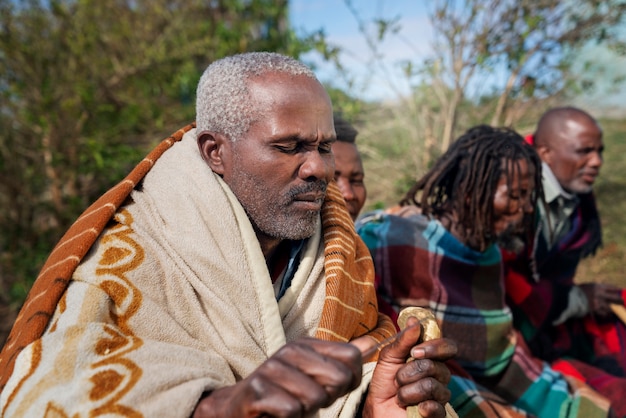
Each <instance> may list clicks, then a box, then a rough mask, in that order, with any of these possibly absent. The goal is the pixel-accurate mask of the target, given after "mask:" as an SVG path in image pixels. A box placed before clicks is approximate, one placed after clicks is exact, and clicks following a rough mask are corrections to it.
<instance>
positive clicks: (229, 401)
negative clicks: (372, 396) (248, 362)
mask: <svg viewBox="0 0 626 418" xmlns="http://www.w3.org/2000/svg"><path fill="white" fill-rule="evenodd" d="M361 376H362V365H361V353H360V351H359V350H358V348H356V347H355V346H353V345H351V344H343V343H334V342H328V341H321V340H317V339H313V338H303V339H300V340H297V341H293V342H290V343H288V344H286V345H285V346H283V347H282V348H281V349H280V350H278V352H276V354H274V355H273V356H272V357H270V358H269V359H268V360H267V361H265V363H263V364H262V365H261V366H259V367H258V368H257V369H256V370H255V371H254V372H253V373H252V374H251V375H250V376H248V377H246V378H245V379H243V380H242V381H240V382H237V383H236V384H234V385H233V386H228V387H224V388H221V389H216V390H214V391H213V392H211V393H210V394H209V395H208V396H206V397H204V398H202V399H201V400H200V402H198V405H197V406H196V409H195V411H194V415H193V417H194V418H209V417H211V418H212V417H258V416H275V417H302V416H307V415H310V414H312V413H314V412H315V411H317V410H318V409H320V408H324V407H327V406H329V405H331V404H332V403H333V402H334V401H335V400H336V399H338V398H339V397H341V396H343V395H345V394H346V393H348V392H350V391H351V390H353V389H355V388H356V387H358V385H359V384H360V383H361Z"/></svg>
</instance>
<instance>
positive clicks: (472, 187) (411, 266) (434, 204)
mask: <svg viewBox="0 0 626 418" xmlns="http://www.w3.org/2000/svg"><path fill="white" fill-rule="evenodd" d="M539 196H541V162H540V160H539V157H538V155H537V153H536V152H535V151H534V150H533V149H532V148H531V147H529V146H528V145H527V144H526V143H525V142H524V139H523V138H522V137H521V136H520V135H519V134H517V133H516V132H514V131H512V130H510V129H504V128H493V127H490V126H477V127H474V128H471V129H469V130H468V131H467V132H465V133H464V134H463V135H462V136H461V137H460V138H459V139H457V140H456V141H455V142H454V143H453V144H452V145H451V146H450V148H449V149H448V151H446V153H444V155H443V156H441V157H440V158H439V159H438V160H437V161H436V162H435V165H434V167H433V168H432V169H431V170H430V171H429V172H428V173H426V174H425V175H424V177H422V178H421V179H420V180H418V181H417V182H416V183H415V185H414V186H413V187H412V188H411V189H410V190H409V191H408V193H407V194H406V196H405V197H404V199H403V200H402V201H401V203H400V206H399V207H394V208H391V209H387V210H381V211H375V212H373V213H369V214H367V213H366V214H364V215H363V216H362V217H361V218H360V219H359V221H358V222H357V232H358V233H359V235H360V236H361V237H362V238H363V240H364V241H365V243H366V244H367V246H368V248H369V249H370V252H371V253H372V258H373V259H374V265H375V268H376V279H377V283H376V288H377V292H378V295H379V306H380V309H381V310H385V312H388V313H389V314H390V316H391V317H392V318H397V313H398V312H399V311H400V310H401V309H403V308H404V307H405V306H414V305H417V306H426V307H429V308H431V309H432V310H433V311H434V313H435V316H436V317H437V320H438V322H439V324H440V326H441V332H442V334H443V335H444V336H445V337H448V338H451V339H454V340H455V341H456V342H457V345H458V353H457V356H456V357H455V358H454V360H451V361H449V362H448V366H449V367H450V369H451V372H452V378H451V380H450V383H449V384H448V388H449V389H450V390H451V392H452V395H451V400H450V403H451V405H452V406H453V408H455V410H456V411H457V413H458V414H459V416H460V417H485V418H500V417H529V416H536V417H546V418H547V417H557V416H558V417H570V418H571V417H579V418H590V417H605V416H609V413H610V412H609V411H608V402H607V400H606V399H605V398H604V397H602V396H600V395H599V394H598V393H596V392H594V391H593V390H591V389H590V388H589V387H588V386H586V385H584V384H573V385H570V384H569V382H568V381H567V380H566V379H565V378H564V377H563V376H562V375H560V374H558V373H555V372H554V370H553V369H552V368H550V366H549V365H547V364H546V363H545V362H543V361H541V360H540V359H538V358H536V357H534V356H533V355H532V354H531V353H530V352H529V351H528V350H527V348H526V347H525V345H524V344H523V342H522V343H520V342H521V336H520V335H519V333H518V332H517V331H516V330H515V329H514V327H513V319H512V316H511V311H510V309H509V307H508V306H507V305H506V304H505V301H504V298H505V289H504V282H503V269H502V259H501V256H500V249H499V248H498V245H497V244H496V243H497V242H500V241H503V242H507V245H508V244H510V243H511V242H514V241H515V240H512V239H511V237H516V236H518V237H519V236H524V234H525V231H527V230H528V227H529V226H530V225H529V224H528V222H529V221H531V220H532V218H531V217H530V216H529V215H532V213H533V209H534V207H535V205H536V202H537V200H538V198H539ZM582 405H584V407H583V406H582Z"/></svg>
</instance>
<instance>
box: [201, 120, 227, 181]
mask: <svg viewBox="0 0 626 418" xmlns="http://www.w3.org/2000/svg"><path fill="white" fill-rule="evenodd" d="M226 141H229V139H228V138H226V136H225V135H222V134H219V133H215V132H210V131H204V132H201V133H200V134H199V135H198V148H199V150H200V155H201V156H202V159H203V160H204V161H205V162H206V163H207V164H208V166H209V167H210V168H211V170H213V172H215V173H216V174H219V175H223V174H224V152H227V151H226V149H225V148H226V145H225V144H226Z"/></svg>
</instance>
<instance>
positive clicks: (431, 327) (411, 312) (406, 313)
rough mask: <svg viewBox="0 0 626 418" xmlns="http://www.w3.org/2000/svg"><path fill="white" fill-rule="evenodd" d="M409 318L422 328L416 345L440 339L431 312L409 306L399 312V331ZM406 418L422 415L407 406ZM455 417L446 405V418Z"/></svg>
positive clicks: (415, 408)
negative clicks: (417, 322) (413, 318)
mask: <svg viewBox="0 0 626 418" xmlns="http://www.w3.org/2000/svg"><path fill="white" fill-rule="evenodd" d="M410 317H415V318H417V319H418V320H419V322H420V327H421V328H422V332H421V335H420V339H419V341H418V343H421V342H424V341H429V340H432V339H435V338H441V330H440V329H439V324H437V319H436V318H435V315H433V313H432V311H431V310H430V309H427V308H420V307H417V306H409V307H407V308H404V309H402V310H401V311H400V314H399V315H398V326H399V327H400V329H402V330H403V329H405V328H406V325H407V324H406V323H407V321H408V320H409V318H410ZM411 360H413V358H409V359H408V360H407V361H411ZM406 416H407V418H422V415H421V414H420V413H419V411H418V409H417V405H413V406H409V407H407V409H406ZM453 417H457V414H456V412H454V410H453V409H452V406H450V404H449V403H448V404H446V418H453Z"/></svg>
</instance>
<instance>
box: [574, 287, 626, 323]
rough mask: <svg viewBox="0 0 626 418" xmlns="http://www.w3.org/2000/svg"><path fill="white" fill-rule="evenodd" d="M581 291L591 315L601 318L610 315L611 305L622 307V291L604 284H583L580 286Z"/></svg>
mask: <svg viewBox="0 0 626 418" xmlns="http://www.w3.org/2000/svg"><path fill="white" fill-rule="evenodd" d="M580 288H581V290H582V291H583V292H584V293H585V296H587V300H588V301H589V310H590V312H591V313H592V314H593V315H596V316H599V317H601V318H604V317H607V316H609V315H610V314H611V312H612V311H611V306H610V305H611V303H615V304H618V305H623V304H624V300H623V299H622V289H621V288H619V287H617V286H614V285H611V284H604V283H584V284H581V285H580Z"/></svg>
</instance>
